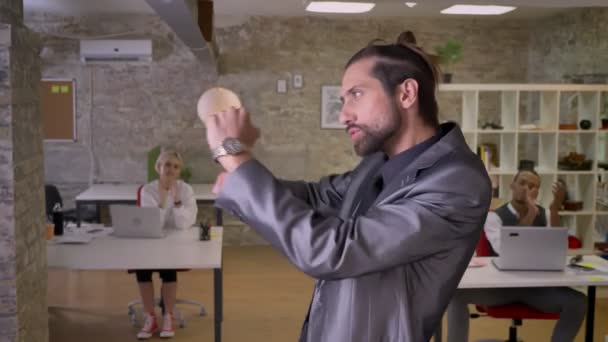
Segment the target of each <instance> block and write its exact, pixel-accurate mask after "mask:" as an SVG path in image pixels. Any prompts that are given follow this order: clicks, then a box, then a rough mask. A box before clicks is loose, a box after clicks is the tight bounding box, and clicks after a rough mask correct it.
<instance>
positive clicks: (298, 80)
mask: <svg viewBox="0 0 608 342" xmlns="http://www.w3.org/2000/svg"><path fill="white" fill-rule="evenodd" d="M302 83H303V80H302V75H300V74H295V75H293V87H294V88H296V89H299V88H302V85H303V84H302Z"/></svg>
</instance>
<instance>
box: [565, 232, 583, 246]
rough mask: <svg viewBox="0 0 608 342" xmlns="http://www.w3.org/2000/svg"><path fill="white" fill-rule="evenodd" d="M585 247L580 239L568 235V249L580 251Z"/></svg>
mask: <svg viewBox="0 0 608 342" xmlns="http://www.w3.org/2000/svg"><path fill="white" fill-rule="evenodd" d="M582 247H583V243H582V242H581V240H580V239H579V238H577V237H576V236H573V235H568V248H570V249H579V248H582Z"/></svg>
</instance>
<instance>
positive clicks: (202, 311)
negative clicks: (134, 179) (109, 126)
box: [127, 185, 207, 328]
mask: <svg viewBox="0 0 608 342" xmlns="http://www.w3.org/2000/svg"><path fill="white" fill-rule="evenodd" d="M142 188H143V185H140V186H139V188H137V202H136V203H137V206H138V207H139V206H141V189H142ZM185 271H190V270H189V269H179V270H177V272H185ZM127 272H128V273H134V272H135V271H134V270H129V271H127ZM155 302H156V305H157V306H158V307H160V308H161V309H162V311H163V312H164V311H165V306H164V303H163V299H162V297H160V298H156V299H155ZM139 304H142V303H141V301H140V300H134V301H131V302H129V304H127V308H128V315H129V317H130V318H131V322H132V323H133V325H137V317H136V314H135V306H136V305H139ZM175 304H176V305H177V304H190V305H194V306H197V307H199V308H200V312H199V314H200V315H201V316H205V315H207V310H206V309H205V306H203V304H201V303H199V302H196V301H193V300H186V299H176V300H175ZM173 311H174V312H173V314H174V315H175V318H176V319H177V321H178V322H179V326H180V327H182V328H183V327H185V326H186V320H185V319H184V316H183V315H182V313H181V311H179V309H178V308H174V310H173Z"/></svg>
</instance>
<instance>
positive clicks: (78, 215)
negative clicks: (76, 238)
mask: <svg viewBox="0 0 608 342" xmlns="http://www.w3.org/2000/svg"><path fill="white" fill-rule="evenodd" d="M81 223H82V204H80V202H78V201H76V227H79V228H80V224H81Z"/></svg>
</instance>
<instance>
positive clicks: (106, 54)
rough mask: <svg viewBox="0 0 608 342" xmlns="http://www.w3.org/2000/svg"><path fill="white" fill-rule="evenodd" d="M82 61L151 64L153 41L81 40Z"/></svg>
mask: <svg viewBox="0 0 608 342" xmlns="http://www.w3.org/2000/svg"><path fill="white" fill-rule="evenodd" d="M80 60H81V61H82V62H83V63H92V62H151V61H152V41H151V40H149V39H143V40H119V39H100V40H81V41H80Z"/></svg>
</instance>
